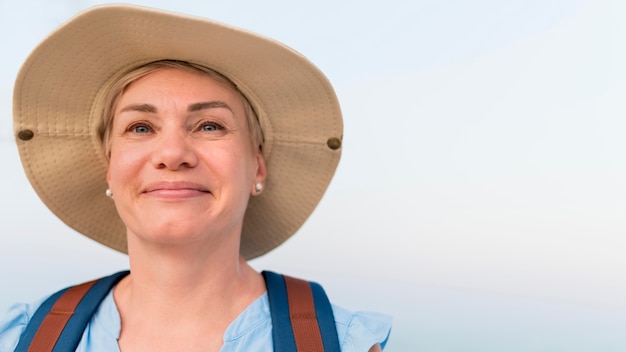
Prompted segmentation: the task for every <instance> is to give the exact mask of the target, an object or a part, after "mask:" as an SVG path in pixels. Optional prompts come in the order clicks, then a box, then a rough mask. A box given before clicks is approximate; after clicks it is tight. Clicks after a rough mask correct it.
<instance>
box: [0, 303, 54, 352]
mask: <svg viewBox="0 0 626 352" xmlns="http://www.w3.org/2000/svg"><path fill="white" fill-rule="evenodd" d="M46 298H47V297H44V298H42V299H40V300H38V301H36V302H33V303H30V304H28V303H18V304H15V305H13V306H12V307H11V308H9V311H8V312H6V314H5V315H4V316H3V317H2V319H0V351H13V350H15V347H17V343H18V342H19V340H20V337H21V336H22V334H23V333H24V330H26V326H27V325H28V322H30V319H31V318H32V317H33V315H34V314H35V311H37V308H38V307H39V306H40V305H41V303H42V302H43V301H44V300H45V299H46Z"/></svg>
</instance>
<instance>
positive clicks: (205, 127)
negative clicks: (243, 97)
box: [200, 122, 222, 132]
mask: <svg viewBox="0 0 626 352" xmlns="http://www.w3.org/2000/svg"><path fill="white" fill-rule="evenodd" d="M200 129H201V130H202V131H204V132H211V131H217V130H221V129H222V126H221V125H219V124H217V123H215V122H205V123H203V124H202V125H201V126H200Z"/></svg>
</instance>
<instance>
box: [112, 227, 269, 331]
mask: <svg viewBox="0 0 626 352" xmlns="http://www.w3.org/2000/svg"><path fill="white" fill-rule="evenodd" d="M213 248H214V247H213ZM129 258H130V268H131V274H130V275H129V276H128V277H127V278H125V279H124V280H122V281H121V282H120V283H119V284H118V286H117V287H116V289H115V291H114V297H115V301H116V304H117V306H118V310H119V311H120V315H121V318H122V323H123V327H124V329H126V330H128V329H127V328H132V327H133V326H146V322H149V324H150V325H152V328H157V329H158V326H159V325H161V326H162V327H165V328H167V329H170V330H171V329H172V326H179V327H181V329H182V328H184V327H185V326H189V325H190V324H194V325H195V326H196V327H197V326H198V325H199V324H200V325H202V327H203V328H204V331H215V332H217V333H219V336H221V334H222V333H223V331H224V330H225V329H226V327H227V326H228V324H230V322H231V321H233V320H234V319H235V318H236V317H237V316H238V315H239V314H240V313H241V312H242V311H243V310H244V309H245V308H246V307H247V306H248V305H249V304H250V303H252V302H253V301H254V300H255V299H256V298H258V297H259V296H261V295H262V294H263V293H264V291H265V285H264V282H263V278H262V277H261V275H260V274H258V273H257V272H256V271H254V269H252V268H251V267H250V266H249V265H248V264H247V262H246V261H245V260H244V259H243V258H242V257H241V256H240V255H239V245H238V243H235V244H230V245H225V244H222V246H219V249H215V250H211V249H206V248H203V247H202V246H199V245H197V244H196V245H188V246H179V247H176V246H155V245H144V244H142V243H138V242H137V241H132V240H131V237H130V236H129ZM209 314H210V316H211V319H207V316H208V315H209ZM173 322H174V323H177V324H175V325H172V323H173ZM135 324H136V325H135Z"/></svg>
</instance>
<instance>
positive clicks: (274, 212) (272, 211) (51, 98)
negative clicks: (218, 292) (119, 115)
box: [13, 5, 343, 259]
mask: <svg viewBox="0 0 626 352" xmlns="http://www.w3.org/2000/svg"><path fill="white" fill-rule="evenodd" d="M163 59H171V60H183V61H189V62H193V63H197V64H200V65H204V66H207V67H209V68H212V69H214V70H216V71H218V72H220V73H222V74H223V75H225V76H226V77H228V78H229V79H230V80H232V81H233V82H234V83H235V84H236V85H237V87H238V88H239V89H240V91H241V92H242V93H243V94H244V95H245V96H246V97H247V98H248V100H249V101H250V103H251V104H252V106H253V108H254V109H255V111H256V112H257V114H258V117H259V121H260V124H261V127H262V129H263V133H264V138H265V144H264V156H265V158H266V164H267V168H268V177H267V180H266V186H265V189H264V192H263V193H262V195H260V196H257V197H252V198H251V199H250V202H249V205H248V209H247V211H246V215H245V218H244V224H243V231H242V239H241V254H242V255H243V257H245V258H246V259H251V258H254V257H257V256H260V255H262V254H265V253H267V252H268V251H270V250H271V249H273V248H275V247H276V246H278V245H280V244H281V243H283V242H284V241H285V240H287V239H288V238H289V237H290V236H291V235H293V234H294V233H295V232H296V231H297V230H298V229H299V228H300V227H301V226H302V224H303V223H304V222H305V220H306V219H307V218H308V217H309V215H310V214H311V213H312V212H313V210H314V209H315V207H316V206H317V204H318V203H319V201H320V199H321V197H322V195H323V194H324V192H325V190H326V189H327V187H328V185H329V183H330V180H331V178H332V177H333V174H334V172H335V169H336V167H337V164H338V162H339V158H340V153H341V148H340V147H339V144H340V143H339V144H337V143H335V144H333V143H330V145H331V147H329V143H328V141H329V140H334V141H341V139H342V136H343V123H342V117H341V111H340V108H339V104H338V101H337V98H336V95H335V93H334V91H333V88H332V86H331V85H330V83H329V82H328V80H327V78H326V77H325V76H324V75H323V74H322V73H321V72H320V71H319V70H318V69H317V68H316V67H315V66H314V65H313V64H312V63H311V62H310V61H308V60H307V59H306V58H305V57H303V56H302V55H300V54H299V53H297V52H296V51H294V50H292V49H290V48H288V47H286V46H285V45H283V44H281V43H278V42H276V41H274V40H271V39H268V38H265V37H262V36H259V35H257V34H254V33H251V32H248V31H245V30H241V29H238V28H234V27H231V26H227V25H224V24H220V23H217V22H214V21H210V20H207V19H204V18H198V17H192V16H186V15H180V14H174V13H170V12H163V11H159V10H154V9H149V8H143V7H136V6H129V5H106V6H98V7H95V8H92V9H89V10H87V11H85V12H83V13H80V14H79V15H77V16H76V17H74V18H73V19H71V20H70V21H68V22H67V23H65V24H64V25H62V26H61V27H60V28H58V29H57V30H56V31H54V32H53V33H52V34H51V35H50V36H49V37H48V38H46V39H45V40H44V41H43V42H42V43H41V44H40V45H39V46H38V47H37V48H36V49H35V50H34V51H33V52H32V53H31V55H30V56H29V57H28V59H27V60H26V62H25V63H24V65H23V67H22V69H21V70H20V72H19V74H18V77H17V80H16V85H15V90H14V105H13V108H14V129H15V134H16V136H17V139H16V140H17V144H18V149H19V153H20V158H21V160H22V164H23V166H24V170H25V172H26V175H27V176H28V178H29V180H30V182H31V184H32V186H33V188H34V189H35V191H36V192H37V194H38V195H39V197H40V198H41V199H42V200H43V202H44V203H45V204H46V205H47V207H48V208H49V209H50V210H51V211H52V212H53V213H54V214H55V215H56V216H58V217H59V218H60V219H61V220H62V221H63V222H65V223H66V224H67V225H69V226H70V227H72V228H73V229H75V230H76V231H78V232H79V233H81V234H83V235H85V236H87V237H90V238H92V239H94V240H96V241H98V242H100V243H102V244H104V245H106V246H108V247H111V248H113V249H116V250H118V251H121V252H127V246H126V227H125V225H124V224H123V223H122V221H121V219H120V217H119V215H118V214H117V211H116V209H115V206H114V203H113V202H112V201H111V200H110V199H108V198H107V197H106V196H104V190H105V189H106V188H107V183H106V179H105V175H106V170H107V161H106V158H105V157H104V151H103V147H102V143H101V141H100V137H99V133H98V129H99V128H100V126H101V114H102V97H103V95H104V91H105V90H106V88H107V87H108V86H109V85H110V83H111V82H112V81H113V80H114V79H115V78H116V77H119V75H121V74H122V73H124V72H126V71H128V70H129V69H131V68H134V67H137V66H139V65H142V64H145V63H148V62H152V61H157V60H163ZM24 131H32V132H33V133H32V138H24V136H25V135H26V134H28V133H24ZM20 132H21V133H20ZM29 137H31V136H29Z"/></svg>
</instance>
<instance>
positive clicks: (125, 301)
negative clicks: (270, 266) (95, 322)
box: [107, 69, 266, 352]
mask: <svg viewBox="0 0 626 352" xmlns="http://www.w3.org/2000/svg"><path fill="white" fill-rule="evenodd" d="M241 99H242V98H241V97H240V96H239V95H237V94H236V93H235V92H233V91H231V90H230V89H229V88H226V87H225V86H223V85H221V84H220V83H217V82H215V81H213V80H212V79H210V78H208V77H206V76H202V75H199V74H195V73H190V72H185V71H181V70H176V69H160V70H158V71H156V72H153V73H150V74H149V75H147V76H145V77H143V78H140V79H139V80H137V81H135V82H133V83H132V84H131V85H130V86H129V87H128V88H127V89H126V91H125V92H124V93H123V94H122V96H121V98H120V100H119V102H118V104H117V106H116V109H115V113H114V117H113V126H112V130H111V139H110V151H111V153H110V161H109V168H108V172H107V181H108V183H109V187H110V189H111V191H112V192H113V200H114V202H115V205H116V207H117V209H118V212H119V214H120V216H121V218H122V219H123V221H124V223H125V224H126V226H127V235H128V248H129V260H130V268H131V274H130V275H129V276H127V277H126V278H125V279H124V280H122V281H121V282H120V283H119V284H118V285H117V286H116V288H115V291H114V298H115V302H116V305H117V307H118V310H119V312H120V317H121V322H122V330H121V336H120V339H119V340H118V343H119V346H120V349H121V350H122V351H125V350H126V351H151V352H154V351H175V350H184V351H217V350H219V348H220V346H222V344H223V341H222V336H223V333H224V331H225V329H226V327H227V326H228V325H229V324H230V322H232V321H233V320H234V319H235V318H236V317H237V316H238V315H239V314H240V313H241V312H242V311H243V310H244V309H245V308H246V307H247V306H248V305H249V304H250V303H252V302H253V301H254V300H255V299H256V298H258V297H259V296H260V295H262V294H263V292H264V291H265V286H264V283H263V279H262V277H261V276H260V274H259V273H257V272H256V271H254V270H253V269H252V268H251V267H250V266H249V265H248V264H247V262H246V261H245V260H244V259H243V258H241V256H240V255H239V241H240V236H241V228H242V224H243V217H244V213H245V210H246V206H247V203H248V200H249V197H250V196H251V195H256V191H255V184H256V183H261V184H263V183H264V182H265V177H266V169H265V163H264V159H263V156H262V154H261V152H260V149H259V147H258V146H253V145H252V141H251V138H250V135H249V132H248V127H247V122H246V117H245V112H244V107H243V104H242V100H241ZM209 316H210V317H211V319H207V317H209ZM183 346H184V347H183Z"/></svg>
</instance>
